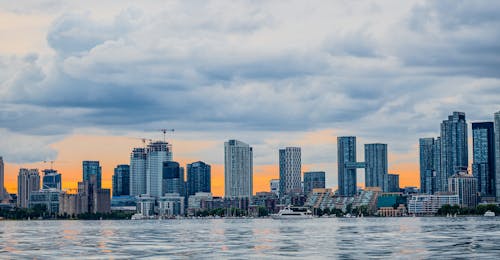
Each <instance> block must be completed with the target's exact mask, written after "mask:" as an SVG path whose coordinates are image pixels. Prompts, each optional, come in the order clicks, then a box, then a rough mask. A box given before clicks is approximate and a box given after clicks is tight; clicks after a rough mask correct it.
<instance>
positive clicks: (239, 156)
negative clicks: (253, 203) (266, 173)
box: [224, 140, 253, 199]
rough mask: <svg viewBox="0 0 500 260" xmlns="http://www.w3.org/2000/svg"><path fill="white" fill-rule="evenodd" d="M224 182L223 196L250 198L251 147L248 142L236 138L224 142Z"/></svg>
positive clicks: (251, 182)
mask: <svg viewBox="0 0 500 260" xmlns="http://www.w3.org/2000/svg"><path fill="white" fill-rule="evenodd" d="M224 184H225V185H224V197H225V198H228V199H232V198H247V199H251V198H252V195H253V149H252V147H250V146H249V145H248V144H246V143H244V142H241V141H238V140H229V141H227V142H225V143H224Z"/></svg>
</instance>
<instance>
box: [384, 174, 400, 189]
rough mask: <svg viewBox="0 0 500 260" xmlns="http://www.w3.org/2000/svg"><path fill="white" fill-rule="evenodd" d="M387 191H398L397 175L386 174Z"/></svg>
mask: <svg viewBox="0 0 500 260" xmlns="http://www.w3.org/2000/svg"><path fill="white" fill-rule="evenodd" d="M387 180H388V181H387V192H399V175H398V174H387Z"/></svg>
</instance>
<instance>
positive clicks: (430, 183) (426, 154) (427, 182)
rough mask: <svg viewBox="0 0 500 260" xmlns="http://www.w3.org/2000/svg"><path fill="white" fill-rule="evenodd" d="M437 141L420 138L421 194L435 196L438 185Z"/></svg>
mask: <svg viewBox="0 0 500 260" xmlns="http://www.w3.org/2000/svg"><path fill="white" fill-rule="evenodd" d="M435 142H436V140H435V139H434V138H420V139H419V150H420V151H419V152H420V192H421V193H425V194H434V189H435V183H436V178H435V176H436V166H435V157H434V156H435V152H434V149H436V144H435Z"/></svg>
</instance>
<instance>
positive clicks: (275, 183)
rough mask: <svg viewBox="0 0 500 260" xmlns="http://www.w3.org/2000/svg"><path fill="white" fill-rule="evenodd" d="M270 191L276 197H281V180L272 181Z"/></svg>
mask: <svg viewBox="0 0 500 260" xmlns="http://www.w3.org/2000/svg"><path fill="white" fill-rule="evenodd" d="M269 190H270V191H271V192H272V193H274V194H276V196H279V195H280V180H279V179H272V180H270V181H269Z"/></svg>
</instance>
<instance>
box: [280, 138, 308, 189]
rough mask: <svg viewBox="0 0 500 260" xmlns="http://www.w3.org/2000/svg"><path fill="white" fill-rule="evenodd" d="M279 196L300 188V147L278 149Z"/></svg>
mask: <svg viewBox="0 0 500 260" xmlns="http://www.w3.org/2000/svg"><path fill="white" fill-rule="evenodd" d="M279 169H280V198H283V197H284V196H285V195H288V194H291V193H300V192H301V191H302V190H301V185H300V182H301V176H300V174H301V172H302V163H301V151H300V147H286V148H284V149H280V150H279Z"/></svg>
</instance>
